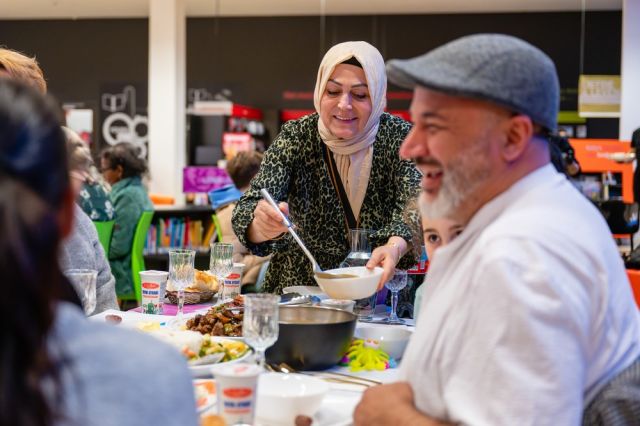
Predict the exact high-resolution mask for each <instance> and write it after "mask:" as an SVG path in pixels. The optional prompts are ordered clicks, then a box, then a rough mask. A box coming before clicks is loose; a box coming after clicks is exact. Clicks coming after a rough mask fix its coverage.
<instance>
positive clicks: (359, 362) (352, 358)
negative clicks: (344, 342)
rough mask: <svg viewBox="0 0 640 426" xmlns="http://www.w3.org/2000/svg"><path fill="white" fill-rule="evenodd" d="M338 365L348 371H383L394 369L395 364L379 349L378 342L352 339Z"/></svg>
mask: <svg viewBox="0 0 640 426" xmlns="http://www.w3.org/2000/svg"><path fill="white" fill-rule="evenodd" d="M340 365H344V366H349V370H351V371H353V372H358V371H371V370H377V371H383V370H386V369H387V368H395V367H396V365H397V364H396V362H395V360H394V359H393V358H390V357H389V354H387V353H386V352H385V351H383V350H382V349H380V342H379V341H377V340H375V339H365V340H363V339H353V341H352V342H351V346H349V350H348V351H347V354H346V355H345V356H344V358H342V360H341V361H340Z"/></svg>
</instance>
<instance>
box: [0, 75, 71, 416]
mask: <svg viewBox="0 0 640 426" xmlns="http://www.w3.org/2000/svg"><path fill="white" fill-rule="evenodd" d="M56 111H57V109H56V106H55V104H54V103H53V101H52V100H51V99H45V98H44V97H42V95H41V94H39V93H38V92H36V91H35V90H34V89H32V88H29V87H27V86H24V85H22V84H20V83H18V82H15V81H11V80H9V79H0V235H2V238H0V277H2V289H3V291H2V293H3V294H2V297H0V323H1V324H2V326H1V327H0V424H1V425H50V424H53V423H54V422H55V420H56V418H57V416H58V414H59V413H58V407H60V406H61V405H60V404H61V394H62V393H61V392H60V391H59V388H60V380H59V377H58V373H57V370H56V368H55V363H56V362H57V361H59V360H57V359H54V357H52V356H51V354H50V352H49V350H48V342H47V337H48V334H49V331H50V329H51V326H52V324H53V321H54V315H55V311H54V309H55V300H56V299H57V298H58V297H59V294H60V293H61V291H62V290H61V289H62V288H63V286H64V285H65V284H68V283H67V282H66V281H65V279H64V277H63V275H62V273H61V271H60V269H59V266H58V260H57V259H58V256H57V250H58V246H59V244H60V241H61V233H60V229H59V223H58V214H59V210H60V208H61V206H62V205H63V202H64V200H65V197H66V196H67V194H68V193H67V191H69V176H68V170H67V158H66V157H67V156H66V151H65V139H64V135H63V133H62V130H61V129H60V120H59V117H58V116H57V112H56ZM43 383H46V384H47V387H46V388H47V391H46V392H45V391H44V388H45V387H44V386H43Z"/></svg>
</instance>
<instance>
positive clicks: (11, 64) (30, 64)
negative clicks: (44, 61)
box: [0, 48, 47, 94]
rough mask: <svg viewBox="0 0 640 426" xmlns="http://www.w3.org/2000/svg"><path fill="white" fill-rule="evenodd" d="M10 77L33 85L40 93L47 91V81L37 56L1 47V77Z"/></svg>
mask: <svg viewBox="0 0 640 426" xmlns="http://www.w3.org/2000/svg"><path fill="white" fill-rule="evenodd" d="M3 75H4V76H5V77H9V78H11V79H14V80H18V81H21V82H22V83H24V84H26V85H28V86H31V87H33V88H35V89H36V90H38V91H39V92H40V93H42V94H45V93H47V82H46V81H45V79H44V74H43V72H42V69H40V66H39V65H38V62H37V61H36V58H35V57H34V58H30V57H28V56H26V55H24V54H22V53H20V52H18V51H15V50H11V49H6V48H0V77H2V76H3Z"/></svg>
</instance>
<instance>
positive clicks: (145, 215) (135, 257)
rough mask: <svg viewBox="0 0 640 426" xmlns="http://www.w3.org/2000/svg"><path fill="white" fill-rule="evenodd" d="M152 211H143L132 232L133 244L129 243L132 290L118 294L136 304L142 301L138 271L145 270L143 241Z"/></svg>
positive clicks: (122, 298)
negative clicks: (129, 292)
mask: <svg viewBox="0 0 640 426" xmlns="http://www.w3.org/2000/svg"><path fill="white" fill-rule="evenodd" d="M153 213H154V212H152V211H144V212H142V215H141V216H140V219H138V225H137V226H136V230H135V233H134V234H133V244H131V275H132V277H131V278H132V279H133V290H134V292H133V293H131V294H123V295H118V298H119V299H120V300H127V301H129V300H135V301H136V302H137V303H138V305H140V303H142V289H141V283H140V271H144V270H145V266H144V243H145V241H146V239H147V232H148V231H149V227H150V226H151V219H153Z"/></svg>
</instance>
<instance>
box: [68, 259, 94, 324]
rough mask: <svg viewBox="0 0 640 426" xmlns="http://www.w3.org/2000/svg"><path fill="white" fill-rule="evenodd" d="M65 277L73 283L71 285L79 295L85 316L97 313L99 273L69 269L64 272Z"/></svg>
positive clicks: (90, 270) (91, 270)
mask: <svg viewBox="0 0 640 426" xmlns="http://www.w3.org/2000/svg"><path fill="white" fill-rule="evenodd" d="M64 275H65V276H66V277H67V279H68V280H69V281H71V285H72V286H73V288H74V290H75V291H76V293H78V297H79V298H80V302H82V308H83V309H84V313H85V315H89V314H91V313H92V312H93V311H95V309H96V281H97V279H98V271H96V270H93V269H68V270H66V271H64Z"/></svg>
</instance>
